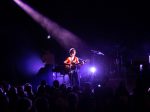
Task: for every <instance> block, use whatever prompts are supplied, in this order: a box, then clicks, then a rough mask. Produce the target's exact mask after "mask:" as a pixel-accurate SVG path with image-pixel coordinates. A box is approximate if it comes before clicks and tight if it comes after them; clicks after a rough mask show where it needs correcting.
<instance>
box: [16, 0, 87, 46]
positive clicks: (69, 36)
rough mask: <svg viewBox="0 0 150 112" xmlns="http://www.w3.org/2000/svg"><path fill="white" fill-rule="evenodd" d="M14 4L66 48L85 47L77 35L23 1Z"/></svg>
mask: <svg viewBox="0 0 150 112" xmlns="http://www.w3.org/2000/svg"><path fill="white" fill-rule="evenodd" d="M14 2H15V3H16V4H17V5H18V6H20V7H21V8H22V9H23V10H24V11H25V12H26V13H27V14H28V15H29V16H30V17H31V18H32V19H33V20H35V21H36V22H37V23H38V24H40V25H41V27H43V29H45V30H46V31H47V32H48V33H49V34H50V35H51V36H53V37H55V40H57V41H58V42H59V43H60V45H62V46H63V47H64V48H69V47H76V48H79V46H80V49H81V46H82V47H85V45H84V42H83V41H81V39H80V38H78V37H77V36H76V35H75V34H73V33H72V32H70V31H69V30H67V29H65V28H63V27H61V26H60V25H59V24H57V23H56V22H54V21H52V20H51V19H49V18H47V17H45V16H44V15H42V14H40V13H39V12H38V11H36V10H34V9H33V8H32V7H30V6H29V5H28V4H26V3H24V2H23V1H21V0H14Z"/></svg>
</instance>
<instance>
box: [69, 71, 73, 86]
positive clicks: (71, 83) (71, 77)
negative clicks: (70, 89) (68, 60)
mask: <svg viewBox="0 0 150 112" xmlns="http://www.w3.org/2000/svg"><path fill="white" fill-rule="evenodd" d="M72 75H73V74H72V73H69V83H70V86H73V76H72Z"/></svg>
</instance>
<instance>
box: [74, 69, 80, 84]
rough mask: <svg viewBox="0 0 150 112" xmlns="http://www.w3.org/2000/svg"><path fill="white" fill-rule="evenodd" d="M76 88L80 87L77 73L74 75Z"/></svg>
mask: <svg viewBox="0 0 150 112" xmlns="http://www.w3.org/2000/svg"><path fill="white" fill-rule="evenodd" d="M74 86H76V87H79V76H78V73H77V72H75V74H74Z"/></svg>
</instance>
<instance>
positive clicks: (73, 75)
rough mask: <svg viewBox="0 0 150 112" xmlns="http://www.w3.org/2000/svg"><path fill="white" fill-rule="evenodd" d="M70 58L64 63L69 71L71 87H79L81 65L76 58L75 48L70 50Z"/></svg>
mask: <svg viewBox="0 0 150 112" xmlns="http://www.w3.org/2000/svg"><path fill="white" fill-rule="evenodd" d="M69 54H70V56H69V57H67V59H66V60H65V61H64V64H65V67H66V69H67V70H68V75H69V79H70V84H71V86H79V76H78V66H79V64H84V62H82V63H80V62H79V58H78V57H77V56H76V50H75V48H71V49H70V50H69Z"/></svg>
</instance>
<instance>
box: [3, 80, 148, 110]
mask: <svg viewBox="0 0 150 112" xmlns="http://www.w3.org/2000/svg"><path fill="white" fill-rule="evenodd" d="M142 83H143V81H141V79H138V80H137V84H136V87H135V89H134V90H133V93H132V94H130V93H129V92H128V90H127V89H126V85H125V83H124V82H120V84H119V85H118V87H117V88H116V89H115V91H113V88H111V87H109V86H108V85H107V82H106V83H103V84H102V85H101V86H96V87H95V88H92V87H91V85H90V84H89V83H85V84H84V85H83V86H82V87H80V88H79V87H67V86H66V85H65V84H61V85H60V84H59V81H57V80H54V81H53V85H52V86H50V85H48V84H47V83H46V81H45V80H42V81H41V82H40V84H39V85H37V89H36V91H33V88H32V85H31V84H30V83H25V84H23V85H19V86H14V85H12V84H9V83H6V82H5V81H2V82H1V83H0V112H114V111H115V112H133V111H138V110H142V111H144V112H147V111H149V110H150V94H149V89H148V88H145V87H144V86H143V84H142Z"/></svg>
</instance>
